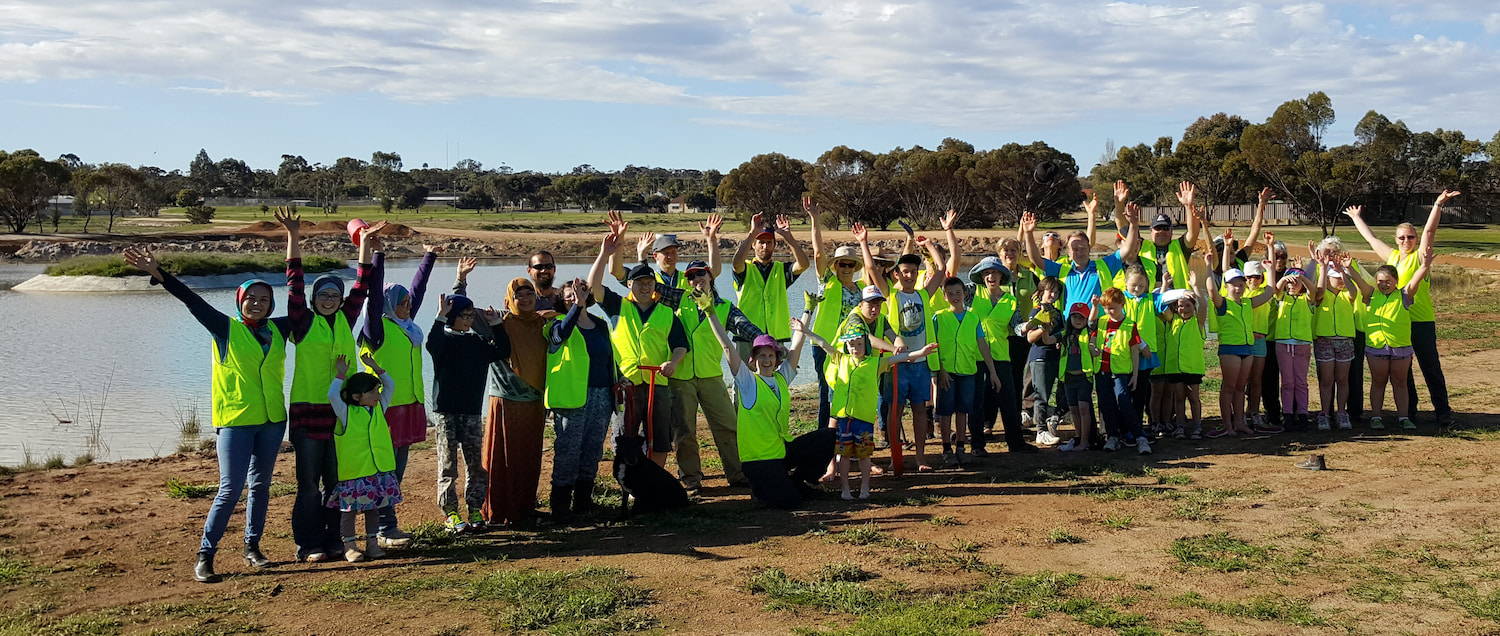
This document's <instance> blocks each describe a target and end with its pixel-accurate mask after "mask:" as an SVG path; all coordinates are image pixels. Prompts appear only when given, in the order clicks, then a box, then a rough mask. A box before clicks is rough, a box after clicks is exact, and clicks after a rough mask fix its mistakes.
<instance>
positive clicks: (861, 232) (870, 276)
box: [850, 223, 891, 295]
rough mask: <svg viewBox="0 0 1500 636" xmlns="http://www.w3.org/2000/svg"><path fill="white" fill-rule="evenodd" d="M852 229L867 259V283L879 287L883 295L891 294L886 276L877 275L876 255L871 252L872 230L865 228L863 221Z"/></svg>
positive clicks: (862, 253) (861, 253) (863, 255)
mask: <svg viewBox="0 0 1500 636" xmlns="http://www.w3.org/2000/svg"><path fill="white" fill-rule="evenodd" d="M850 231H851V232H853V234H854V240H855V241H857V242H859V254H860V256H861V257H863V258H864V261H865V284H866V285H874V286H875V287H877V288H879V289H880V293H881V295H885V294H889V293H890V291H891V286H890V283H888V282H886V280H885V277H884V276H876V275H875V255H874V254H873V253H871V252H870V231H869V230H866V229H865V224H863V223H855V224H854V225H853V226H852V227H851V228H850Z"/></svg>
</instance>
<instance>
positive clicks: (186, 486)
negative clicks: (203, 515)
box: [167, 477, 219, 499]
mask: <svg viewBox="0 0 1500 636" xmlns="http://www.w3.org/2000/svg"><path fill="white" fill-rule="evenodd" d="M218 491H219V485H218V484H216V483H202V484H190V483H187V482H185V481H182V480H181V479H178V478H176V477H171V478H168V479H167V496H168V497H171V498H173V499H202V498H204V497H207V496H209V495H212V494H214V493H217V492H218Z"/></svg>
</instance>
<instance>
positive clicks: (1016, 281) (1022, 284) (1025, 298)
mask: <svg viewBox="0 0 1500 636" xmlns="http://www.w3.org/2000/svg"><path fill="white" fill-rule="evenodd" d="M1016 265H1017V266H1018V267H1017V268H1016V269H1013V270H1011V271H1010V285H1009V287H1010V295H1011V296H1014V297H1015V299H1016V311H1018V312H1020V313H1021V315H1023V316H1030V315H1031V303H1032V302H1034V301H1033V299H1032V297H1031V296H1032V294H1035V293H1036V286H1037V283H1039V282H1041V281H1040V279H1039V278H1037V275H1036V272H1034V271H1031V269H1030V268H1027V267H1019V265H1020V263H1016ZM985 329H989V328H988V327H985Z"/></svg>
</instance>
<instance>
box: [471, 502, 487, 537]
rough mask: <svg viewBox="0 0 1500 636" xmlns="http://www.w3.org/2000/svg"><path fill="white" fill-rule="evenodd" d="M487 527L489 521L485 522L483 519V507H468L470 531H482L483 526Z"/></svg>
mask: <svg viewBox="0 0 1500 636" xmlns="http://www.w3.org/2000/svg"><path fill="white" fill-rule="evenodd" d="M488 527H489V523H487V522H485V520H484V509H482V508H470V509H469V530H470V531H471V532H482V531H484V529H485V528H488Z"/></svg>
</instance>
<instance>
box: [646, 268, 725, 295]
mask: <svg viewBox="0 0 1500 636" xmlns="http://www.w3.org/2000/svg"><path fill="white" fill-rule="evenodd" d="M709 271H710V272H712V270H709ZM651 273H652V274H654V275H655V276H656V282H658V283H661V284H663V285H667V278H666V277H665V276H663V275H662V273H661V270H660V269H653V270H652V271H651ZM667 286H668V287H675V288H677V289H681V290H682V291H683V292H685V293H688V294H691V293H693V286H692V284H690V283H688V280H687V272H684V271H682V270H680V269H679V270H677V284H675V285H667Z"/></svg>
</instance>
